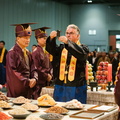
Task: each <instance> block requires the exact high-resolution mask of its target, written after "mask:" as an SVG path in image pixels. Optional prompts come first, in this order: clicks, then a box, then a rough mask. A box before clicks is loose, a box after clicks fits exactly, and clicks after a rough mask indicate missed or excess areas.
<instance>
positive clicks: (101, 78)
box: [96, 62, 108, 84]
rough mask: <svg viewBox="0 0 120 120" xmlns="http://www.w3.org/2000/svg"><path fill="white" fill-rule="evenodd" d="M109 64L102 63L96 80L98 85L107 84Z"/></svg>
mask: <svg viewBox="0 0 120 120" xmlns="http://www.w3.org/2000/svg"><path fill="white" fill-rule="evenodd" d="M107 76H108V62H100V63H99V65H98V67H97V72H96V79H97V82H98V84H107V82H108V79H107Z"/></svg>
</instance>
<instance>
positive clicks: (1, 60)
mask: <svg viewBox="0 0 120 120" xmlns="http://www.w3.org/2000/svg"><path fill="white" fill-rule="evenodd" d="M4 53H5V48H3V49H2V53H1V56H0V63H2V62H3V57H4Z"/></svg>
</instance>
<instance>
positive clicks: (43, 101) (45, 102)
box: [37, 94, 56, 107]
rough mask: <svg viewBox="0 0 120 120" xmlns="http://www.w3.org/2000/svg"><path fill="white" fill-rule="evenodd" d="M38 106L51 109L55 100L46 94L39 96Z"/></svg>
mask: <svg viewBox="0 0 120 120" xmlns="http://www.w3.org/2000/svg"><path fill="white" fill-rule="evenodd" d="M37 101H38V106H39V107H51V106H54V105H56V102H55V100H54V99H53V98H52V97H51V96H50V95H48V94H45V95H42V96H40V97H39V98H38V99H37Z"/></svg>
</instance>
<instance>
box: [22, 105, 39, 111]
mask: <svg viewBox="0 0 120 120" xmlns="http://www.w3.org/2000/svg"><path fill="white" fill-rule="evenodd" d="M21 107H23V108H25V109H26V110H28V111H31V112H35V111H37V110H38V109H39V107H38V106H37V105H35V104H32V103H25V104H22V105H21Z"/></svg>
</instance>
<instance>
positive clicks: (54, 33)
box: [50, 31, 57, 39]
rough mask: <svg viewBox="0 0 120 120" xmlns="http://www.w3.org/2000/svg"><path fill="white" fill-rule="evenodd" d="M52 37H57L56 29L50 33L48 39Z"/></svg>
mask: <svg viewBox="0 0 120 120" xmlns="http://www.w3.org/2000/svg"><path fill="white" fill-rule="evenodd" d="M54 37H57V32H56V31H52V32H51V33H50V39H53V38H54Z"/></svg>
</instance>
